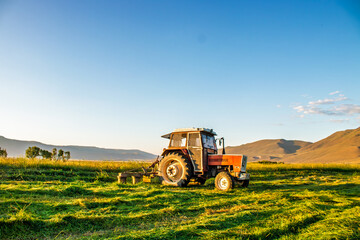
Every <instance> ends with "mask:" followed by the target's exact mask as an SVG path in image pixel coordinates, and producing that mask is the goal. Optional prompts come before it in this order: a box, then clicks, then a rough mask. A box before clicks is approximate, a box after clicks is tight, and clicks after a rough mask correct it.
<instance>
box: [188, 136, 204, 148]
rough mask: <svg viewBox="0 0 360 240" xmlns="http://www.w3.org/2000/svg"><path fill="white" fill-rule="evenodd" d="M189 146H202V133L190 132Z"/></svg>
mask: <svg viewBox="0 0 360 240" xmlns="http://www.w3.org/2000/svg"><path fill="white" fill-rule="evenodd" d="M188 146H189V147H201V141H200V134H199V133H189V143H188Z"/></svg>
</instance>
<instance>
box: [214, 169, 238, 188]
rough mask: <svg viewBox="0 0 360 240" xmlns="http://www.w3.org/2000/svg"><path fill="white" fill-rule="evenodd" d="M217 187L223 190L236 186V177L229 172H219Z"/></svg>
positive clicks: (216, 179)
mask: <svg viewBox="0 0 360 240" xmlns="http://www.w3.org/2000/svg"><path fill="white" fill-rule="evenodd" d="M215 187H216V188H217V189H219V190H221V191H229V190H230V189H232V188H233V187H234V179H233V177H232V176H231V175H230V174H229V173H228V172H219V173H218V174H217V175H216V177H215Z"/></svg>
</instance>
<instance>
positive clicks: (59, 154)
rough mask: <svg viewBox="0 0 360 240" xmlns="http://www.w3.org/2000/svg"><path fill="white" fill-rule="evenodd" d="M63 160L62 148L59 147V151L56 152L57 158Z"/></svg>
mask: <svg viewBox="0 0 360 240" xmlns="http://www.w3.org/2000/svg"><path fill="white" fill-rule="evenodd" d="M60 159H62V160H64V150H62V149H59V153H58V160H60Z"/></svg>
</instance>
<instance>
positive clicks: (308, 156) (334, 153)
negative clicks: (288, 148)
mask: <svg viewBox="0 0 360 240" xmlns="http://www.w3.org/2000/svg"><path fill="white" fill-rule="evenodd" d="M282 161H284V162H286V163H360V128H357V129H351V130H345V131H339V132H336V133H334V134H332V135H330V136H329V137H327V138H324V139H322V140H320V141H318V142H315V143H313V144H311V145H308V146H306V147H304V148H301V149H300V150H299V151H297V152H296V153H295V154H292V155H287V156H285V157H284V158H283V159H282Z"/></svg>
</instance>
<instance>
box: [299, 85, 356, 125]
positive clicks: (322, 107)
mask: <svg viewBox="0 0 360 240" xmlns="http://www.w3.org/2000/svg"><path fill="white" fill-rule="evenodd" d="M338 93H339V91H336V92H333V93H331V94H330V95H335V94H338ZM345 100H349V99H348V98H347V97H345V96H344V95H343V94H339V95H338V97H335V98H325V99H319V100H316V101H311V102H308V104H306V105H303V104H298V105H297V106H295V107H293V109H294V110H295V111H297V112H298V113H299V114H300V115H299V116H298V117H300V118H304V117H305V116H306V115H323V116H349V117H350V116H353V117H357V118H359V119H360V116H358V115H360V105H358V104H340V102H341V101H345ZM329 105H330V106H329ZM330 121H331V122H338V123H343V122H346V121H350V119H348V118H346V119H330Z"/></svg>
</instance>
